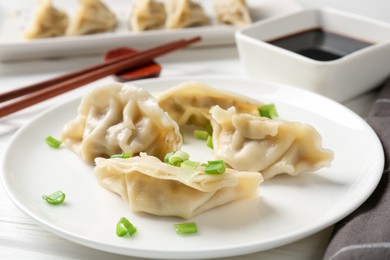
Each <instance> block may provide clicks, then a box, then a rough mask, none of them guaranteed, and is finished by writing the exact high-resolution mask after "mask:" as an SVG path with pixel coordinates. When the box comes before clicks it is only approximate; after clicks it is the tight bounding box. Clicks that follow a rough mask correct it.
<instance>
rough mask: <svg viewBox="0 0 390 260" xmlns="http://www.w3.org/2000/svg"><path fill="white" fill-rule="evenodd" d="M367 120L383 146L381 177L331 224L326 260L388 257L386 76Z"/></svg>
mask: <svg viewBox="0 0 390 260" xmlns="http://www.w3.org/2000/svg"><path fill="white" fill-rule="evenodd" d="M367 122H368V123H369V124H370V125H371V127H372V128H373V129H374V130H375V132H376V133H377V135H378V136H379V138H380V140H381V142H382V145H383V148H384V152H385V168H384V172H383V176H382V178H381V180H380V183H379V185H378V187H377V188H376V189H375V191H374V193H373V194H372V195H371V196H370V197H369V199H368V200H367V201H365V202H364V203H363V205H362V206H360V207H359V208H358V209H357V210H356V211H354V212H353V213H352V214H351V215H349V216H347V217H346V218H345V219H343V220H341V221H340V222H339V223H337V224H336V225H335V228H334V231H333V234H332V236H331V238H330V242H329V245H328V248H327V250H326V252H325V256H324V259H326V260H344V259H348V260H350V259H359V260H360V259H370V260H371V259H381V260H382V259H390V169H389V162H390V79H389V80H387V82H386V83H385V84H384V85H383V86H382V89H381V90H380V93H379V95H378V99H377V100H376V101H375V103H374V105H373V107H372V109H371V111H370V114H369V115H368V118H367ZM365 152H367V153H369V152H370V151H365Z"/></svg>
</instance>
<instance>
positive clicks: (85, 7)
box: [67, 0, 117, 35]
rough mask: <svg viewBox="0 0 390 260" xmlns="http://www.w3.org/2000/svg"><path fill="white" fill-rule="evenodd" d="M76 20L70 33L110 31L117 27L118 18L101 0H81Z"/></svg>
mask: <svg viewBox="0 0 390 260" xmlns="http://www.w3.org/2000/svg"><path fill="white" fill-rule="evenodd" d="M80 1H81V6H80V8H79V9H78V10H77V13H76V17H75V20H74V21H73V23H71V25H70V27H69V28H68V30H67V34H68V35H84V34H94V33H101V32H108V31H112V30H114V29H115V27H116V25H117V19H116V16H115V14H114V13H113V12H111V10H110V9H108V7H107V6H106V5H105V4H104V3H102V2H101V1H100V0H80Z"/></svg>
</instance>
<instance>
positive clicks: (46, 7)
mask: <svg viewBox="0 0 390 260" xmlns="http://www.w3.org/2000/svg"><path fill="white" fill-rule="evenodd" d="M68 23H69V18H68V15H67V14H66V13H65V12H63V11H61V10H58V9H57V8H55V7H54V6H53V4H52V2H51V0H41V1H40V4H39V7H38V11H37V13H36V16H35V18H34V21H33V23H32V26H31V27H30V29H28V30H27V31H26V32H25V33H24V37H25V38H26V39H36V38H48V37H56V36H62V35H64V34H65V31H66V28H67V27H68Z"/></svg>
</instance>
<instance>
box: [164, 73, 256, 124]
mask: <svg viewBox="0 0 390 260" xmlns="http://www.w3.org/2000/svg"><path fill="white" fill-rule="evenodd" d="M157 100H158V104H159V105H160V107H161V108H162V109H164V110H165V111H167V112H168V113H169V115H170V116H171V117H172V119H173V120H175V121H176V122H177V123H178V124H179V126H182V125H197V126H206V125H207V124H209V122H210V112H209V110H210V108H211V107H213V106H215V105H219V106H220V107H222V108H229V107H231V106H235V107H236V108H237V110H238V111H239V112H240V113H248V114H255V115H258V114H259V112H258V110H257V109H258V107H259V106H261V105H262V103H261V102H258V101H254V100H251V99H248V98H246V97H241V96H239V95H237V94H233V93H230V92H227V91H222V90H219V89H216V88H212V87H210V86H207V85H205V84H202V83H200V82H196V81H190V82H185V83H182V84H180V85H178V86H175V87H173V88H170V89H168V90H167V91H164V92H162V93H160V94H158V95H157Z"/></svg>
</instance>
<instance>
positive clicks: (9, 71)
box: [0, 46, 375, 260]
mask: <svg viewBox="0 0 390 260" xmlns="http://www.w3.org/2000/svg"><path fill="white" fill-rule="evenodd" d="M99 60H100V57H93V56H90V57H78V58H67V59H61V60H43V61H28V62H18V63H9V64H1V63H0V91H1V92H3V91H7V90H9V89H12V88H15V87H18V86H22V85H26V84H30V83H33V82H36V81H41V80H43V79H46V78H48V77H52V76H54V75H58V74H61V73H64V72H67V71H70V70H74V69H76V68H81V67H85V66H87V65H90V64H94V63H97V62H98V61H99ZM159 62H160V63H161V64H162V65H163V68H164V70H163V72H162V75H161V77H173V76H197V75H198V76H199V75H237V76H242V77H245V75H244V72H243V71H242V69H241V67H240V63H239V60H238V55H237V52H236V49H235V48H234V46H230V47H227V46H226V47H219V48H213V49H188V50H182V51H179V52H176V53H173V54H170V55H168V56H165V57H162V58H161V59H159ZM112 80H113V79H112V78H111V77H108V78H105V79H102V80H100V81H98V82H94V83H92V84H89V85H87V86H85V87H82V88H79V89H77V90H74V91H72V92H69V93H66V94H64V95H61V96H59V97H56V98H53V99H51V100H49V101H47V102H44V103H41V104H39V105H36V106H34V107H31V108H28V109H26V110H23V111H21V112H18V113H16V114H14V115H11V116H9V117H6V118H3V119H0V157H2V155H3V153H4V150H5V147H6V146H7V143H8V141H9V139H10V137H11V136H12V134H13V133H14V131H15V130H17V129H18V128H19V127H20V126H22V125H24V124H25V123H27V122H28V121H29V120H30V119H31V117H32V116H35V114H37V113H39V112H41V111H43V110H44V109H46V108H48V107H50V106H52V105H53V104H57V103H58V102H63V101H65V100H69V99H71V98H73V97H75V96H79V95H82V94H83V93H85V92H86V90H87V89H89V88H91V87H92V86H94V85H96V84H99V83H101V82H106V81H112ZM374 96H375V92H372V93H369V94H367V95H363V96H361V97H359V98H356V99H355V100H352V101H350V102H347V103H346V104H347V106H349V107H350V108H352V109H353V110H355V111H356V112H357V113H358V114H360V115H362V116H364V115H365V114H366V113H367V111H368V109H369V106H370V104H371V102H372V100H373V97H374ZM331 229H332V228H331V227H329V228H328V229H325V230H323V231H321V232H319V233H316V234H314V235H312V236H311V237H308V238H306V239H303V240H300V241H297V242H295V243H292V244H289V245H286V246H283V247H280V248H275V249H272V250H268V251H265V252H259V253H256V254H251V255H244V256H237V257H232V258H226V259H232V260H233V259H248V260H249V259H279V260H280V259H300V260H304V259H321V257H322V255H323V252H324V250H325V248H326V243H327V241H328V238H329V236H330V233H331ZM0 259H39V260H41V259H50V260H59V259H95V260H99V259H111V260H119V259H128V260H131V259H137V258H131V257H126V256H120V255H114V254H110V253H105V252H101V251H98V250H95V249H91V248H87V247H84V246H81V245H78V244H75V243H73V242H70V241H67V240H64V239H62V238H60V237H58V236H56V235H54V234H52V233H50V232H48V231H46V230H45V229H43V228H41V227H40V226H38V225H37V224H36V223H35V222H34V221H33V220H32V219H30V218H29V217H27V216H26V215H24V213H23V212H22V211H20V210H19V209H18V208H16V206H15V205H14V204H13V203H12V202H11V200H10V199H9V198H8V196H7V195H6V194H5V191H4V188H3V186H2V185H0Z"/></svg>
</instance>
